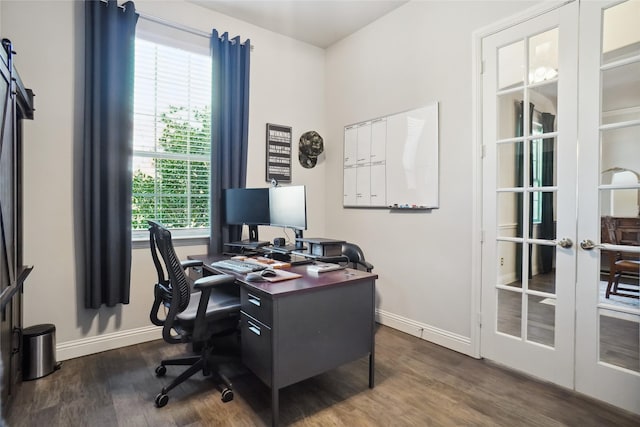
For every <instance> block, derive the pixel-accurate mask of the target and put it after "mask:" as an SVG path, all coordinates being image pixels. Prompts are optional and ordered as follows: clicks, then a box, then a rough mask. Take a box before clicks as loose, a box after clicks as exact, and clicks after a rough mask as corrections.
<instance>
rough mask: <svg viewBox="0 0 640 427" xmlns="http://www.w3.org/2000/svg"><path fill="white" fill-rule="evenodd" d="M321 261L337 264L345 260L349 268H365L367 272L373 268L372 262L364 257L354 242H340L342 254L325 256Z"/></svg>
mask: <svg viewBox="0 0 640 427" xmlns="http://www.w3.org/2000/svg"><path fill="white" fill-rule="evenodd" d="M321 261H323V262H333V263H339V264H342V263H345V262H346V263H347V266H348V267H350V268H353V269H356V270H358V269H360V270H365V271H367V272H369V273H370V272H371V270H373V264H371V263H370V262H367V261H366V260H365V259H364V252H362V249H360V246H358V245H356V244H355V243H349V242H344V243H343V244H342V256H335V257H325V258H322V259H321Z"/></svg>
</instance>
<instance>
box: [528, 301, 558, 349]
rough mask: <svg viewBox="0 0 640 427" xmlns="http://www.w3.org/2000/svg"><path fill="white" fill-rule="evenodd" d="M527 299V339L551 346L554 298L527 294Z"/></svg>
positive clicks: (554, 322)
mask: <svg viewBox="0 0 640 427" xmlns="http://www.w3.org/2000/svg"><path fill="white" fill-rule="evenodd" d="M527 301H528V307H527V340H528V341H533V342H537V343H539V344H544V345H548V346H549V347H553V346H554V342H555V326H556V299H555V298H545V297H540V296H536V295H529V298H528V299H527Z"/></svg>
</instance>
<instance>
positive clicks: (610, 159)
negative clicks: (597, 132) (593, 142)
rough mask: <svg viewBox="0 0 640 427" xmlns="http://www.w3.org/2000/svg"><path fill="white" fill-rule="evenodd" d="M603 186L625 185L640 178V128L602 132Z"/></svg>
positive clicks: (601, 160) (601, 170)
mask: <svg viewBox="0 0 640 427" xmlns="http://www.w3.org/2000/svg"><path fill="white" fill-rule="evenodd" d="M600 147H601V148H600V172H601V175H600V181H601V184H605V185H606V184H613V185H625V184H629V183H631V184H633V182H632V181H633V180H634V179H635V181H636V182H638V180H639V179H638V178H639V176H640V126H629V127H623V128H618V129H609V130H605V131H602V136H601V145H600Z"/></svg>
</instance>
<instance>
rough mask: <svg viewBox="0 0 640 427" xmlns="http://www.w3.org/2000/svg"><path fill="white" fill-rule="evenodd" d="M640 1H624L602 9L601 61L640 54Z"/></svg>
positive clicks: (610, 60) (607, 61) (606, 61)
mask: <svg viewBox="0 0 640 427" xmlns="http://www.w3.org/2000/svg"><path fill="white" fill-rule="evenodd" d="M639 16H640V2H638V1H626V2H623V3H620V4H617V5H615V6H613V7H610V8H608V9H606V10H605V11H604V16H603V21H602V62H603V63H604V64H607V63H609V62H613V61H617V60H620V59H624V58H628V57H631V56H634V55H639V54H640V25H638V17H639Z"/></svg>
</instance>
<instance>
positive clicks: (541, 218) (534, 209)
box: [531, 191, 557, 240]
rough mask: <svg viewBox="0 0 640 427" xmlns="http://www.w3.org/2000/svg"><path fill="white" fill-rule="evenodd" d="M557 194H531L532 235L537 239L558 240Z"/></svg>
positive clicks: (536, 192)
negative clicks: (556, 219)
mask: <svg viewBox="0 0 640 427" xmlns="http://www.w3.org/2000/svg"><path fill="white" fill-rule="evenodd" d="M556 206H557V204H556V193H555V192H553V191H533V192H532V193H531V218H532V220H533V221H532V224H531V227H532V233H531V236H532V237H533V238H535V239H543V240H555V238H556V221H555V218H556V214H557V209H556Z"/></svg>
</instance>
